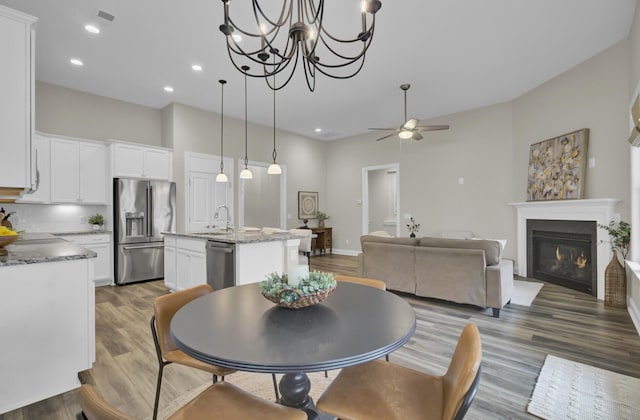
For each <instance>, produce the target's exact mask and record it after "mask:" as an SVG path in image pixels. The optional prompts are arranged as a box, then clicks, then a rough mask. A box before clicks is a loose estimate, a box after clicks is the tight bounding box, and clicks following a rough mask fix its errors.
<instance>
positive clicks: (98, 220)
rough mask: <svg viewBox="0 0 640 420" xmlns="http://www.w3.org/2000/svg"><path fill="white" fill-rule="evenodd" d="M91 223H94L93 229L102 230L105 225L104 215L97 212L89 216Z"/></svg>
mask: <svg viewBox="0 0 640 420" xmlns="http://www.w3.org/2000/svg"><path fill="white" fill-rule="evenodd" d="M89 224H90V225H93V230H100V229H102V226H103V225H104V216H102V215H101V214H100V213H96V214H94V215H93V216H89Z"/></svg>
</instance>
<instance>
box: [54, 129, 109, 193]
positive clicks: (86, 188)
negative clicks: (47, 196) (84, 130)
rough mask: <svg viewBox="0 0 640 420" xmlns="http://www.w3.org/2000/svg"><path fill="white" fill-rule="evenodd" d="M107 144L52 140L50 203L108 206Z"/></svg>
mask: <svg viewBox="0 0 640 420" xmlns="http://www.w3.org/2000/svg"><path fill="white" fill-rule="evenodd" d="M106 153H107V151H106V145H105V144H100V143H94V142H85V141H79V140H71V139H61V138H53V139H51V202H53V203H76V204H106V203H107V172H106V170H107V168H106V158H107V156H106Z"/></svg>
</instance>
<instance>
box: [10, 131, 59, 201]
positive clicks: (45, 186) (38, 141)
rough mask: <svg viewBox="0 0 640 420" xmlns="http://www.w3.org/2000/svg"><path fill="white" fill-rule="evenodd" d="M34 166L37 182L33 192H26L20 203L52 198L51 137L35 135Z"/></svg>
mask: <svg viewBox="0 0 640 420" xmlns="http://www.w3.org/2000/svg"><path fill="white" fill-rule="evenodd" d="M32 155H33V167H34V169H35V182H34V186H33V188H32V191H33V192H31V193H25V194H24V195H23V196H22V197H21V198H20V200H18V201H17V202H18V203H48V202H49V201H50V200H51V162H50V159H51V158H50V157H51V139H50V138H49V137H45V136H42V135H40V134H35V135H34V136H33V151H32Z"/></svg>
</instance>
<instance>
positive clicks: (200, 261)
mask: <svg viewBox="0 0 640 420" xmlns="http://www.w3.org/2000/svg"><path fill="white" fill-rule="evenodd" d="M206 244H207V241H206V240H204V239H202V240H200V239H187V238H177V239H176V287H175V288H176V290H184V289H188V288H190V287H194V286H198V285H200V284H206V283H207V258H206V249H205V247H206ZM165 251H166V249H165ZM165 258H166V254H165ZM165 276H166V273H165Z"/></svg>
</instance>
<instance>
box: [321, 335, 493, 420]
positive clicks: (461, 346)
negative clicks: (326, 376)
mask: <svg viewBox="0 0 640 420" xmlns="http://www.w3.org/2000/svg"><path fill="white" fill-rule="evenodd" d="M481 360H482V344H481V342H480V333H479V332H478V328H477V327H476V325H475V324H468V325H467V326H466V327H465V328H464V330H463V331H462V334H461V335H460V339H459V340H458V345H457V346H456V349H455V352H454V353H453V357H452V359H451V363H450V364H449V368H448V370H447V372H446V373H445V374H444V375H443V376H434V375H429V374H426V373H423V372H418V371H415V370H412V369H408V368H405V367H402V366H398V365H395V364H393V363H388V362H383V361H381V360H375V361H373V362H369V363H364V364H361V365H357V366H352V367H348V368H345V369H342V371H341V372H340V374H339V375H338V376H337V377H336V379H335V380H334V381H333V383H332V384H331V385H329V388H327V390H326V391H325V392H324V394H323V395H322V396H321V397H320V399H319V400H318V403H317V404H316V407H317V408H318V409H319V410H320V411H323V412H325V413H328V414H331V415H333V416H336V417H338V418H340V419H345V420H347V419H368V420H375V419H384V420H393V419H403V420H410V419H438V420H440V419H444V420H451V419H456V420H458V419H462V418H463V417H464V415H465V414H466V412H467V410H468V409H469V406H470V405H471V403H472V402H473V399H474V398H475V395H476V392H477V390H478V384H479V381H480V371H481V367H480V363H481Z"/></svg>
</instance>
